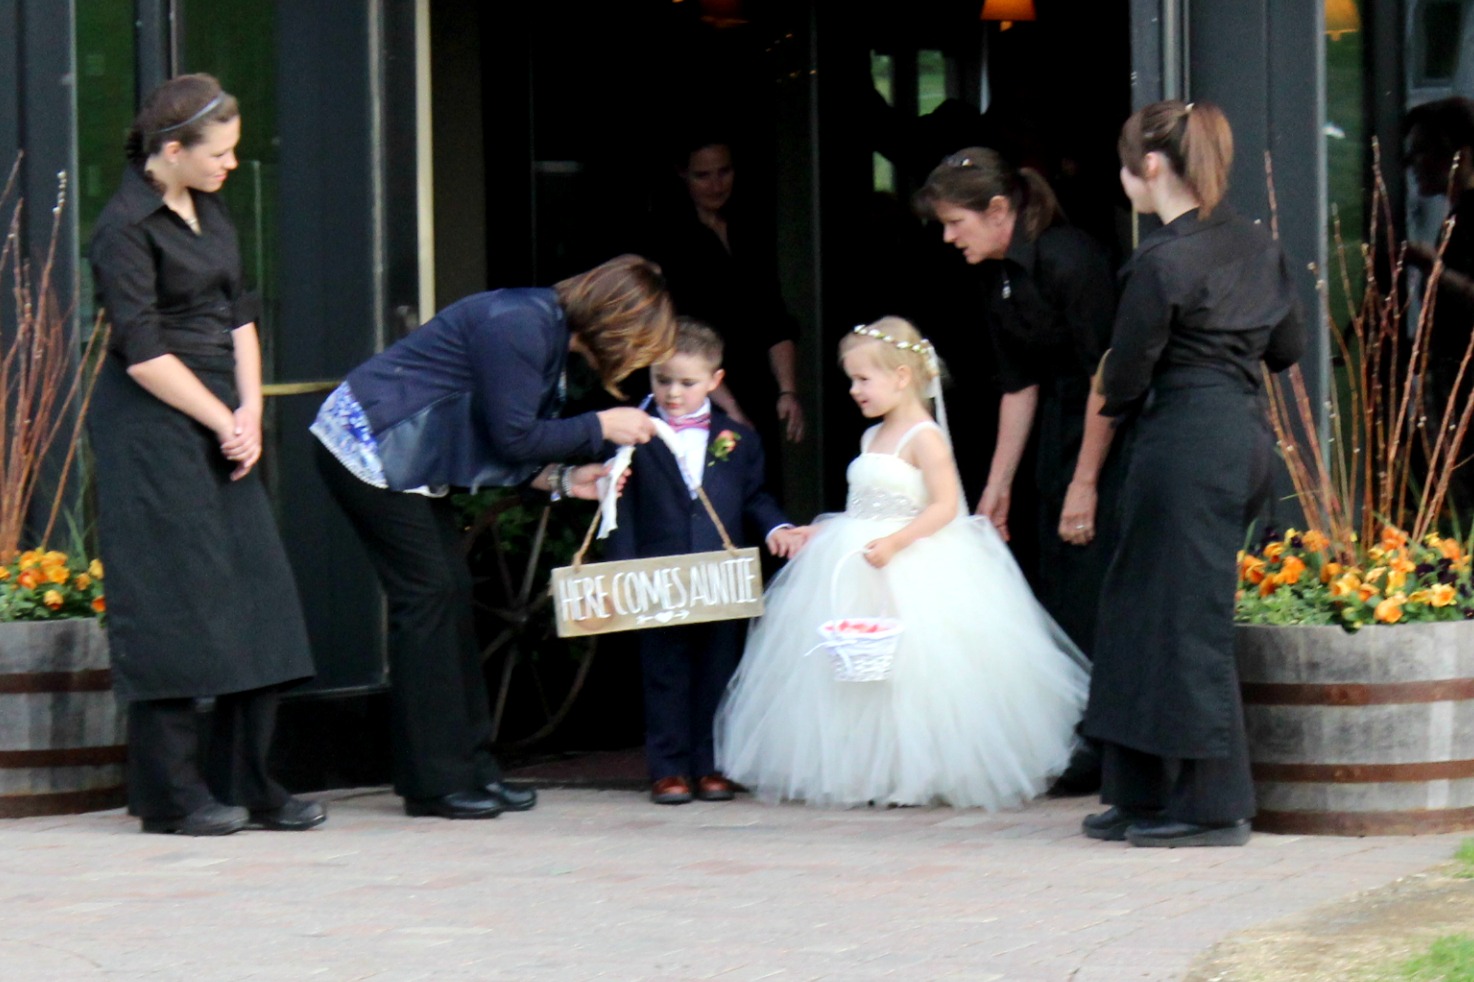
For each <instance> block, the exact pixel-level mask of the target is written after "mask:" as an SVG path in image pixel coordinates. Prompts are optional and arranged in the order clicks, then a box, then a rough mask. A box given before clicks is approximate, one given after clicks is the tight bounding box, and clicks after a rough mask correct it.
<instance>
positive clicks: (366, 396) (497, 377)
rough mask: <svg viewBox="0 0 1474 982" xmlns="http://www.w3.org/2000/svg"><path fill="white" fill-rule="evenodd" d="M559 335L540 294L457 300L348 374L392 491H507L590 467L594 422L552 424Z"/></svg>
mask: <svg viewBox="0 0 1474 982" xmlns="http://www.w3.org/2000/svg"><path fill="white" fill-rule="evenodd" d="M568 339H569V328H568V324H567V321H566V320H565V319H564V316H563V309H562V307H560V306H559V305H558V298H557V294H555V293H554V292H553V291H552V290H548V289H511V290H492V291H491V292H489V293H475V294H472V295H471V296H469V297H465V298H464V299H461V300H458V301H456V302H455V303H453V304H451V305H450V306H449V307H446V308H445V309H444V310H442V311H441V312H440V313H438V314H436V315H435V317H434V318H432V319H431V320H430V321H429V323H427V324H425V325H424V326H423V327H421V328H419V329H418V330H416V331H414V332H412V333H411V334H409V335H407V336H406V337H404V338H403V339H401V340H399V341H398V342H396V343H395V344H393V345H391V346H390V347H388V348H386V349H385V350H384V351H382V352H380V353H379V354H377V355H375V356H374V357H373V358H370V359H369V360H368V361H366V362H364V363H363V364H362V365H360V366H358V367H357V368H355V369H354V370H353V371H351V372H349V373H348V387H349V388H350V389H352V390H353V396H354V398H356V399H357V400H358V403H359V405H361V406H363V409H364V412H365V413H366V414H367V416H368V420H369V425H370V427H371V428H372V430H373V433H374V439H375V440H377V441H378V445H379V459H380V460H381V461H382V462H383V465H384V477H385V479H386V480H387V482H388V485H389V488H390V490H394V491H403V490H406V489H408V488H416V487H421V486H423V485H431V486H435V485H453V486H456V487H468V488H477V487H481V486H486V485H489V486H494V487H508V486H512V485H517V484H521V483H523V482H525V481H527V480H530V479H531V478H532V477H533V476H534V475H535V474H536V473H537V472H538V470H539V469H540V468H541V467H542V466H543V465H544V464H548V463H553V462H557V461H564V460H567V459H569V458H571V457H577V456H581V455H582V456H590V457H592V456H596V455H597V454H598V453H599V452H600V450H601V448H602V446H603V436H602V431H601V429H600V427H599V419H598V416H597V415H596V414H595V413H584V414H582V415H579V416H574V417H572V418H571V419H557V418H556V417H557V415H558V412H559V410H560V409H562V407H563V369H564V365H565V363H566V362H567V360H568Z"/></svg>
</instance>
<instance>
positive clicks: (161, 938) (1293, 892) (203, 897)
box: [0, 789, 1460, 982]
mask: <svg viewBox="0 0 1474 982" xmlns="http://www.w3.org/2000/svg"><path fill="white" fill-rule="evenodd" d="M321 797H323V798H325V799H327V800H329V801H330V802H331V804H330V808H331V816H330V820H329V822H328V824H327V825H326V826H324V827H322V828H321V829H318V830H316V831H312V832H307V833H297V834H291V833H268V832H244V833H240V834H237V835H234V836H229V837H225V838H221V839H188V838H182V837H175V836H152V835H141V834H139V833H138V832H137V831H136V825H135V823H134V822H133V821H132V820H130V819H128V818H127V817H126V816H124V815H123V814H121V813H120V812H102V813H96V814H91V815H83V816H75V817H67V818H36V819H20V820H12V821H6V822H0V979H3V980H4V982H36V980H44V982H73V980H79V982H82V980H90V979H105V980H110V982H112V980H117V982H124V980H127V982H132V980H142V979H149V980H163V982H169V980H192V982H194V980H212V982H213V980H244V979H253V980H287V979H290V980H302V979H308V980H312V979H323V980H331V982H338V980H356V979H374V980H382V982H410V980H420V979H425V980H429V979H433V980H451V982H462V980H466V982H470V980H477V982H482V980H485V982H491V980H516V982H541V980H558V982H562V980H584V979H608V980H616V982H637V980H638V982H667V980H670V982H674V980H681V982H686V980H693V979H720V980H723V982H755V980H760V979H767V980H778V982H790V980H804V979H843V980H856V982H864V980H872V979H907V980H931V979H967V980H974V982H982V980H1007V982H1034V980H1039V982H1059V980H1066V979H1073V980H1077V982H1126V980H1138V979H1175V978H1179V977H1180V976H1181V975H1182V973H1183V972H1184V971H1185V969H1186V968H1187V966H1188V964H1189V962H1190V961H1191V960H1192V958H1193V956H1194V955H1196V954H1197V953H1198V952H1200V951H1202V950H1204V949H1206V948H1207V947H1208V946H1209V945H1211V944H1212V943H1213V942H1215V941H1217V940H1219V939H1220V938H1222V937H1224V936H1225V935H1227V934H1230V933H1232V932H1234V931H1236V930H1239V929H1242V928H1246V927H1249V926H1251V925H1254V924H1258V923H1261V922H1264V921H1268V920H1272V919H1275V918H1279V917H1282V916H1285V915H1288V914H1291V913H1295V912H1298V911H1301V910H1304V909H1306V908H1307V907H1311V906H1313V905H1316V904H1319V903H1322V902H1324V901H1328V900H1332V899H1334V898H1337V897H1342V896H1345V895H1347V894H1350V893H1353V892H1356V891H1359V890H1364V889H1368V888H1371V887H1375V886H1379V885H1381V884H1384V883H1387V882H1390V881H1391V880H1394V879H1396V878H1398V877H1400V876H1403V875H1406V874H1409V873H1412V872H1414V871H1416V870H1419V869H1423V868H1425V867H1427V866H1430V865H1432V864H1435V863H1438V862H1441V861H1443V860H1446V859H1447V858H1449V857H1450V856H1451V855H1452V853H1453V851H1454V849H1455V848H1456V845H1457V843H1458V841H1459V839H1460V837H1459V836H1456V835H1455V836H1441V837H1424V838H1416V839H1413V838H1380V839H1377V838H1372V839H1334V838H1299V837H1285V836H1270V835H1256V836H1255V838H1254V840H1253V841H1252V842H1251V843H1250V845H1249V846H1248V847H1247V848H1244V849H1200V850H1190V849H1189V850H1171V851H1169V850H1139V849H1132V848H1130V847H1128V846H1125V845H1121V844H1115V843H1100V842H1093V841H1090V840H1086V839H1084V838H1083V837H1081V836H1080V835H1079V834H1078V832H1077V828H1078V822H1079V819H1080V816H1081V815H1082V814H1083V813H1084V811H1085V810H1086V809H1087V807H1088V806H1089V805H1088V800H1085V799H1074V800H1063V801H1040V802H1037V803H1035V804H1033V805H1031V806H1029V807H1028V808H1026V809H1024V810H1022V811H1018V812H1011V813H1005V814H998V815H989V814H986V813H982V812H973V811H967V812H955V811H951V810H948V809H934V810H933V809H892V810H885V809H881V810H873V809H864V810H853V811H821V810H816V809H808V808H803V807H799V806H778V807H773V806H766V805H762V804H759V803H757V802H754V801H750V800H742V799H740V800H738V801H736V802H732V803H728V804H702V803H697V804H692V805H687V806H683V807H678V808H671V807H666V808H660V807H657V806H654V805H650V804H648V803H647V802H646V801H645V800H644V798H643V797H642V796H641V795H640V794H638V793H636V792H632V791H610V790H603V791H600V790H591V789H551V790H545V791H544V792H543V798H542V802H541V804H540V805H539V807H538V808H537V809H536V810H535V811H533V812H531V813H528V814H513V815H505V816H503V817H502V818H500V819H497V820H495V821H492V822H447V821H444V820H441V819H433V818H425V819H408V818H406V817H405V816H404V815H403V813H402V812H401V811H400V810H399V803H398V799H397V798H395V797H393V796H392V795H390V794H388V793H386V792H385V791H383V790H369V791H360V792H337V793H331V794H327V795H323V796H321Z"/></svg>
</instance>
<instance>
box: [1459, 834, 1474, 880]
mask: <svg viewBox="0 0 1474 982" xmlns="http://www.w3.org/2000/svg"><path fill="white" fill-rule="evenodd" d="M1454 862H1455V863H1457V864H1458V868H1457V869H1455V870H1454V876H1457V877H1458V878H1459V879H1461V880H1474V839H1465V840H1464V844H1463V845H1461V846H1459V851H1458V852H1456V853H1454Z"/></svg>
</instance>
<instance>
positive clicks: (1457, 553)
mask: <svg viewBox="0 0 1474 982" xmlns="http://www.w3.org/2000/svg"><path fill="white" fill-rule="evenodd" d="M1435 545H1436V546H1437V548H1438V551H1439V552H1441V553H1442V554H1443V558H1444V559H1452V560H1454V561H1455V562H1457V561H1458V560H1460V559H1463V558H1464V550H1463V549H1461V548H1459V544H1458V542H1457V541H1456V540H1454V539H1440V540H1439V541H1438V542H1437V543H1435Z"/></svg>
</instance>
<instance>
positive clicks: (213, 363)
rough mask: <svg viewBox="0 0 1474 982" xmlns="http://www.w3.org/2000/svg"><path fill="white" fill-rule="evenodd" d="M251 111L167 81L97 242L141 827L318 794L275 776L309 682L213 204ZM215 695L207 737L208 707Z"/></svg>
mask: <svg viewBox="0 0 1474 982" xmlns="http://www.w3.org/2000/svg"><path fill="white" fill-rule="evenodd" d="M240 127H241V120H240V112H239V109H238V106H237V104H236V101H235V99H234V97H232V96H231V95H230V94H229V93H227V92H224V91H222V90H221V88H220V84H219V82H217V81H216V80H215V79H213V78H211V77H210V76H208V75H186V76H182V77H180V78H176V79H173V80H171V81H169V82H166V83H164V84H163V85H161V86H160V87H159V88H158V89H156V90H155V91H154V92H153V93H152V94H151V95H150V96H149V97H148V99H147V100H146V101H145V103H144V105H143V108H142V109H141V110H140V111H139V114H138V117H137V119H136V120H135V121H134V126H133V130H132V132H131V133H130V134H129V137H128V143H127V156H128V166H127V168H126V169H125V171H124V174H123V183H122V186H121V187H120V188H119V189H118V192H117V193H116V194H115V195H114V196H113V197H112V199H111V200H110V201H109V202H108V204H107V206H106V208H104V210H103V212H102V215H101V217H100V218H99V219H98V222H97V226H96V229H95V231H94V232H93V236H92V243H91V247H90V250H89V258H90V259H91V262H92V267H93V271H94V275H95V278H96V282H97V291H98V302H99V304H100V306H101V307H102V308H103V309H104V310H105V316H106V317H107V319H108V320H109V321H110V322H111V324H112V332H113V333H112V339H111V342H110V344H109V349H108V352H107V356H106V360H105V363H104V364H103V366H102V369H101V372H100V375H99V379H98V383H97V390H96V394H95V396H94V398H93V404H92V412H91V416H90V420H89V424H90V431H91V435H92V446H93V451H94V455H95V459H96V473H97V494H98V506H99V507H98V524H99V534H100V537H101V548H102V556H103V559H104V560H105V561H106V563H107V568H108V608H109V609H108V623H107V627H108V644H109V651H110V656H111V659H112V671H113V681H114V685H115V686H116V688H117V692H118V695H119V697H120V698H121V699H122V700H124V701H126V702H127V704H128V769H129V773H128V795H129V810H130V811H131V812H132V813H133V814H135V815H137V816H139V817H140V818H141V819H142V824H143V830H144V831H145V832H182V833H185V834H188V835H225V834H228V833H231V832H235V831H237V830H239V829H241V828H244V827H246V826H247V825H254V826H257V827H262V828H268V829H276V830H300V829H306V828H311V827H312V826H314V825H317V824H319V823H321V822H322V821H323V820H324V819H325V818H326V814H325V812H324V811H323V808H322V806H321V805H320V804H318V803H316V802H310V801H304V800H301V799H297V798H293V797H291V796H290V795H288V794H287V792H286V790H285V789H283V788H282V787H281V785H279V784H277V783H276V782H275V781H273V780H272V779H271V777H270V775H269V774H268V773H267V770H266V756H267V752H268V750H269V748H270V745H271V735H272V731H273V728H274V725H275V716H276V704H277V693H278V690H279V688H280V687H281V686H283V685H285V684H287V683H290V682H293V681H296V680H299V679H303V678H306V677H308V676H310V675H312V672H313V667H312V658H311V655H310V652H309V651H308V646H307V631H306V628H305V626H304V623H303V619H302V612H301V606H300V602H299V600H298V596H297V589H296V585H295V583H294V582H293V579H292V573H291V569H290V567H289V566H288V565H287V559H286V554H285V552H284V551H283V549H282V545H281V541H280V538H279V537H278V535H277V531H276V525H275V521H274V519H273V517H272V513H271V507H270V504H269V502H268V500H267V497H266V492H265V489H264V487H263V486H262V484H261V481H260V479H259V478H258V476H257V474H256V473H255V471H254V467H255V465H256V462H257V460H258V459H259V458H260V455H261V406H262V403H261V349H260V344H259V340H258V338H257V334H256V320H257V306H258V305H257V301H256V298H255V297H254V295H252V294H251V293H249V292H248V291H246V290H245V289H244V287H243V284H242V278H241V259H240V250H239V247H238V245H237V243H236V234H235V229H234V227H233V226H232V225H231V222H230V216H229V215H228V214H227V213H226V210H225V206H224V204H223V203H222V202H221V201H220V199H219V198H218V197H217V196H216V192H218V191H219V190H220V188H221V186H222V185H223V184H224V183H225V179H226V177H227V176H228V175H229V174H230V172H231V171H232V170H234V169H235V167H236V158H235V146H236V143H237V141H238V140H239V139H240ZM210 699H213V713H212V720H211V727H212V731H211V734H210V738H209V740H208V747H201V746H200V745H199V742H200V741H199V728H198V726H197V721H196V715H197V714H196V710H197V708H200V707H201V700H210Z"/></svg>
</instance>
